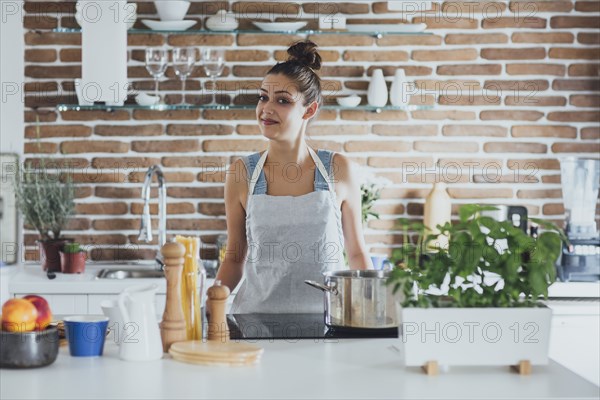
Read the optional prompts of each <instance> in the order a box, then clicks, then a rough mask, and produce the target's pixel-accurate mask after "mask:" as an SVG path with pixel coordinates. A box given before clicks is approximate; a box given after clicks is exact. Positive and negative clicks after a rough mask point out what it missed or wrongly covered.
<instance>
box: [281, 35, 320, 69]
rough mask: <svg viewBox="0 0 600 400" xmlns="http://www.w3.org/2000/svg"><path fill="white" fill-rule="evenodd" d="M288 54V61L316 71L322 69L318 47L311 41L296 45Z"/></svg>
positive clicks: (291, 47)
mask: <svg viewBox="0 0 600 400" xmlns="http://www.w3.org/2000/svg"><path fill="white" fill-rule="evenodd" d="M287 52H288V55H289V58H288V61H292V62H297V63H299V64H302V65H305V66H307V67H309V68H311V69H312V70H314V71H317V70H319V69H320V68H321V56H320V55H319V53H318V52H317V45H316V44H315V43H313V42H311V41H310V40H306V41H303V42H296V43H294V44H293V45H292V46H290V48H289V49H288V50H287Z"/></svg>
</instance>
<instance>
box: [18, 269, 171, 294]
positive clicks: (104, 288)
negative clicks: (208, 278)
mask: <svg viewBox="0 0 600 400" xmlns="http://www.w3.org/2000/svg"><path fill="white" fill-rule="evenodd" d="M104 268H110V269H113V268H123V269H127V268H148V269H151V268H153V267H152V266H150V265H141V264H140V265H135V264H127V265H119V264H102V265H100V264H97V265H86V268H85V272H84V273H83V274H61V273H57V274H56V278H54V279H48V277H47V276H46V273H45V272H44V271H42V268H41V267H40V266H39V265H25V266H23V267H21V268H19V270H18V271H17V272H16V273H15V274H14V275H13V276H12V277H11V278H10V282H9V284H8V290H9V292H10V293H11V294H12V293H50V294H90V293H93V294H102V293H119V292H120V291H121V290H123V289H125V288H126V287H128V286H132V285H136V284H139V283H148V284H150V283H155V284H157V285H158V290H157V293H162V294H164V293H165V292H166V287H167V286H166V280H165V279H164V278H142V279H96V274H97V273H98V272H99V271H100V270H101V269H104Z"/></svg>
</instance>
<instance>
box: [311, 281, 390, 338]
mask: <svg viewBox="0 0 600 400" xmlns="http://www.w3.org/2000/svg"><path fill="white" fill-rule="evenodd" d="M323 275H324V276H325V284H320V283H317V282H315V281H304V282H305V283H306V284H308V285H310V286H312V287H315V288H317V289H320V290H322V291H323V292H324V293H325V324H326V325H327V326H331V327H340V328H368V329H382V328H394V327H397V326H398V323H397V316H396V300H399V297H398V296H399V293H400V292H398V295H394V294H392V289H393V285H390V286H387V285H386V284H385V282H386V280H387V278H388V277H389V275H390V272H389V271H380V270H344V271H330V272H326V273H324V274H323Z"/></svg>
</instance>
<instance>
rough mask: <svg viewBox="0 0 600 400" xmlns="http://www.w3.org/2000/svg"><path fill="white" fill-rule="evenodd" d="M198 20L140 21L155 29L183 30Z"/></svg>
mask: <svg viewBox="0 0 600 400" xmlns="http://www.w3.org/2000/svg"><path fill="white" fill-rule="evenodd" d="M197 22H198V21H196V20H193V19H184V20H183V21H156V20H151V19H143V20H142V23H143V24H144V25H146V26H147V27H148V28H150V29H152V30H155V31H185V30H186V29H188V28H191V27H192V26H194V25H196V23H197Z"/></svg>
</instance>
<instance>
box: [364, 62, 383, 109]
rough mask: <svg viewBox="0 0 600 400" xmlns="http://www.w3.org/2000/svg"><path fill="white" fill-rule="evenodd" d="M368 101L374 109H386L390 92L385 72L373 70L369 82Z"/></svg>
mask: <svg viewBox="0 0 600 400" xmlns="http://www.w3.org/2000/svg"><path fill="white" fill-rule="evenodd" d="M367 100H368V102H369V105H370V106H372V107H384V106H385V105H386V104H387V100H388V91H387V86H386V84H385V79H384V77H383V70H381V69H376V70H373V75H372V76H371V81H370V82H369V91H368V92H367Z"/></svg>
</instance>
